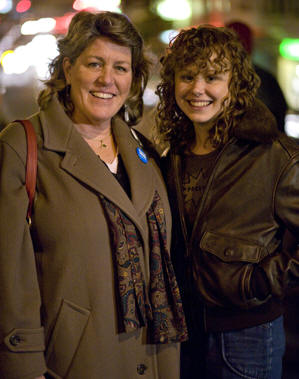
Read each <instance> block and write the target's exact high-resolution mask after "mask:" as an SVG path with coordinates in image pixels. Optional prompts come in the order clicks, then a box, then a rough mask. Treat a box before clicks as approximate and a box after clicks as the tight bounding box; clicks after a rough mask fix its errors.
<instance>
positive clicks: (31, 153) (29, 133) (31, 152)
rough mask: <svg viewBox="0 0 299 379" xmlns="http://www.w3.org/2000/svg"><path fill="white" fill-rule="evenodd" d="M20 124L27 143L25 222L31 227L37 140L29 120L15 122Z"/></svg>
mask: <svg viewBox="0 0 299 379" xmlns="http://www.w3.org/2000/svg"><path fill="white" fill-rule="evenodd" d="M15 122H20V123H21V124H22V125H23V127H24V129H25V133H26V141H27V160H26V179H25V180H26V190H27V194H28V198H29V203H28V208H27V217H26V218H27V221H28V224H29V226H31V215H32V207H33V201H34V195H35V187H36V174H37V140H36V134H35V131H34V128H33V125H32V124H31V122H30V121H29V120H15Z"/></svg>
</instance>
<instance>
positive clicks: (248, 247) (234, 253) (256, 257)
mask: <svg viewBox="0 0 299 379" xmlns="http://www.w3.org/2000/svg"><path fill="white" fill-rule="evenodd" d="M200 248H201V250H203V251H207V252H209V253H211V254H214V255H216V256H217V257H218V258H219V259H221V260H222V261H223V262H248V263H257V262H259V261H260V259H261V257H262V256H264V254H265V248H264V247H263V246H259V245H257V244H252V243H250V242H248V241H245V240H242V239H239V238H234V237H231V236H225V235H222V234H216V233H213V232H205V234H204V235H203V237H202V239H201V241H200Z"/></svg>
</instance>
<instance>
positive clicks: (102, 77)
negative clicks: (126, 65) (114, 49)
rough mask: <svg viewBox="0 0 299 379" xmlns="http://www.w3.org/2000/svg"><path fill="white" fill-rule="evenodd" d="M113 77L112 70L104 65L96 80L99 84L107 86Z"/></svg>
mask: <svg viewBox="0 0 299 379" xmlns="http://www.w3.org/2000/svg"><path fill="white" fill-rule="evenodd" d="M113 81H114V77H113V70H112V68H110V67H108V66H104V67H103V68H102V70H101V72H100V74H99V76H98V82H99V83H100V84H101V85H104V86H109V85H111V84H112V83H113Z"/></svg>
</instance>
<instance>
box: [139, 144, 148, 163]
mask: <svg viewBox="0 0 299 379" xmlns="http://www.w3.org/2000/svg"><path fill="white" fill-rule="evenodd" d="M136 151H137V155H138V157H139V159H140V160H141V162H143V163H147V162H148V158H147V155H146V154H145V152H144V151H143V150H142V149H141V148H140V147H137V149H136Z"/></svg>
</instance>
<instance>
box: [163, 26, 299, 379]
mask: <svg viewBox="0 0 299 379" xmlns="http://www.w3.org/2000/svg"><path fill="white" fill-rule="evenodd" d="M161 78H162V81H161V83H160V85H159V87H158V94H159V96H160V104H159V105H158V116H159V118H158V122H159V123H158V131H159V134H158V137H159V138H160V140H162V141H163V142H164V143H167V144H168V145H169V146H170V151H169V153H168V155H167V157H166V161H165V176H166V179H167V183H168V187H169V195H170V199H171V204H172V208H173V214H174V217H175V218H176V219H177V220H179V221H178V222H177V223H176V224H175V227H174V233H173V236H174V241H173V242H174V243H173V245H172V246H173V247H172V257H173V259H174V261H175V262H176V265H175V267H176V269H177V273H178V274H179V278H180V282H181V285H182V288H183V290H184V295H185V296H184V299H185V308H186V311H187V312H186V315H188V318H187V319H188V320H189V327H190V340H189V341H187V342H185V343H184V344H183V346H182V362H183V365H182V377H183V378H184V379H185V378H196V379H197V378H208V379H210V378H218V379H220V378H229V379H232V378H236V379H237V378H251V379H253V378H267V379H278V378H280V377H281V371H282V357H283V354H284V343H285V341H284V330H283V318H282V313H283V307H282V299H283V296H284V294H285V289H286V288H287V286H295V285H296V286H298V283H299V250H297V251H296V249H295V247H296V243H298V236H299V149H298V145H297V144H295V143H294V141H292V140H290V139H288V138H287V137H286V136H285V135H280V134H279V132H278V130H277V128H276V125H275V120H274V118H273V116H272V114H271V113H270V112H269V111H268V109H267V108H266V107H265V106H264V105H263V104H262V103H261V102H259V101H257V100H256V99H255V95H256V91H257V88H258V84H259V79H258V77H257V76H256V74H255V72H254V70H253V68H252V66H251V63H250V59H249V57H248V55H247V53H246V52H245V50H244V48H243V47H242V45H241V43H240V42H239V40H238V38H237V36H236V35H235V34H234V33H233V32H231V31H230V30H228V29H226V28H216V27H212V26H205V25H202V26H199V27H197V28H190V29H186V30H182V31H181V32H180V33H179V34H178V36H177V37H176V38H175V39H174V40H173V41H172V42H171V43H170V46H169V48H168V50H167V52H166V54H165V56H164V57H163V59H162V71H161ZM286 230H290V231H291V232H292V233H293V234H294V236H296V238H295V240H294V241H293V242H294V243H293V244H292V245H291V244H289V246H288V248H286V246H285V244H284V243H283V236H284V234H285V233H286Z"/></svg>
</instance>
